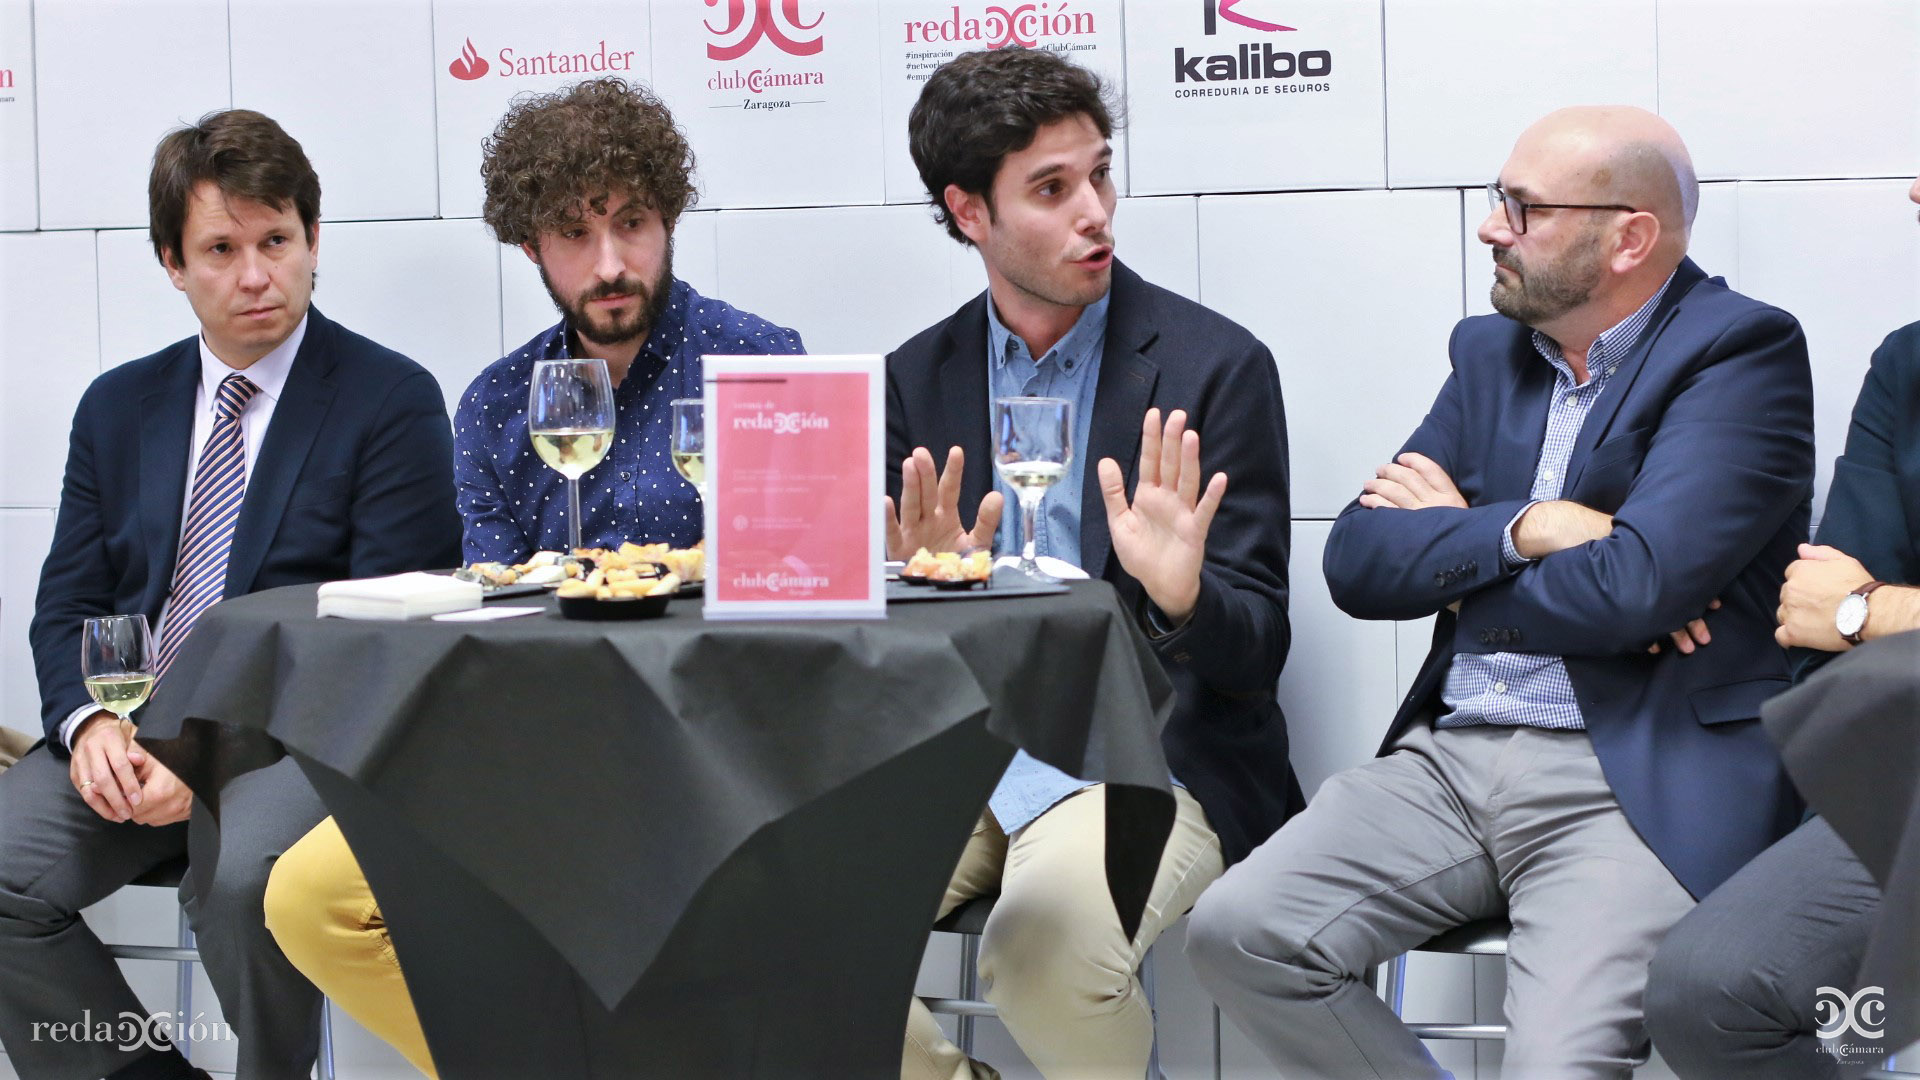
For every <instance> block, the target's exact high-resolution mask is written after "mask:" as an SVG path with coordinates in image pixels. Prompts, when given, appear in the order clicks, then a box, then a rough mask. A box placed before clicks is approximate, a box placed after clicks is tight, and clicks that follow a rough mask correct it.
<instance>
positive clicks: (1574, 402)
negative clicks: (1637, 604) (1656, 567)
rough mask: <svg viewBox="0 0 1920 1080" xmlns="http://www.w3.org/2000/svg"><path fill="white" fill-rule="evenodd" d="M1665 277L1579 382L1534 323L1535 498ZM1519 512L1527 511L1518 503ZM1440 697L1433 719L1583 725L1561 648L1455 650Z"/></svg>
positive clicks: (1596, 352) (1555, 486) (1550, 486)
mask: <svg viewBox="0 0 1920 1080" xmlns="http://www.w3.org/2000/svg"><path fill="white" fill-rule="evenodd" d="M1672 282H1673V276H1672V275H1671V274H1669V275H1668V276H1667V281H1666V283H1665V284H1662V285H1661V286H1660V289H1659V291H1657V292H1655V293H1654V294H1653V298H1652V299H1650V300H1648V301H1647V302H1646V303H1645V304H1642V305H1641V306H1640V310H1638V311H1636V312H1634V313H1633V314H1632V315H1629V316H1627V317H1626V319H1625V320H1623V321H1621V322H1619V323H1617V324H1615V325H1614V326H1613V327H1612V328H1611V329H1609V330H1608V331H1606V332H1605V333H1603V334H1601V335H1600V337H1599V339H1598V340H1596V341H1595V342H1594V343H1593V347H1592V348H1591V349H1588V350H1587V381H1586V382H1585V383H1581V384H1576V383H1575V382H1574V378H1573V367H1572V366H1571V365H1569V364H1568V363H1567V360H1566V357H1565V356H1564V355H1563V354H1562V353H1561V351H1560V346H1559V344H1558V343H1556V342H1555V341H1554V340H1553V339H1552V338H1549V337H1548V336H1547V335H1545V334H1542V333H1540V332H1539V331H1537V330H1536V331H1534V334H1533V347H1534V348H1535V349H1536V350H1538V351H1539V353H1540V355H1541V356H1542V357H1544V358H1545V359H1546V361H1547V363H1549V364H1552V365H1553V369H1554V371H1555V372H1557V374H1556V375H1555V377H1554V382H1553V398H1552V401H1551V403H1550V404H1549V405H1548V406H1547V434H1546V441H1545V442H1544V443H1543V444H1542V445H1541V447H1540V462H1539V464H1538V465H1536V466H1534V470H1533V491H1532V492H1531V494H1530V495H1529V496H1528V497H1529V498H1530V499H1532V500H1533V502H1529V503H1528V504H1527V505H1528V506H1532V505H1533V503H1534V502H1548V501H1551V500H1553V499H1558V498H1559V497H1560V489H1561V485H1563V484H1564V483H1565V482H1566V477H1567V459H1568V458H1570V457H1572V456H1573V444H1574V442H1575V441H1576V440H1578V439H1579V438H1580V427H1581V425H1583V424H1585V423H1586V420H1587V414H1588V413H1589V412H1592V411H1593V403H1594V402H1596V401H1598V400H1600V395H1601V394H1602V393H1604V392H1605V391H1606V386H1607V381H1608V380H1609V379H1611V378H1612V377H1613V373H1614V372H1615V371H1616V370H1618V369H1619V367H1620V361H1621V360H1624V359H1625V358H1626V356H1627V354H1628V353H1629V352H1632V351H1633V347H1634V346H1635V345H1636V344H1638V343H1639V341H1640V336H1641V335H1642V334H1644V333H1645V332H1646V329H1647V323H1648V321H1649V320H1651V319H1652V318H1653V309H1654V308H1655V307H1657V306H1658V305H1659V303H1660V298H1661V297H1662V296H1665V295H1666V293H1667V286H1668V285H1670V284H1672ZM1520 513H1521V514H1524V513H1526V510H1524V509H1522V510H1521V511H1520ZM1519 520H1520V515H1519V514H1516V515H1514V519H1513V522H1508V523H1507V534H1506V536H1505V538H1504V539H1502V540H1501V542H1500V552H1501V557H1502V558H1504V559H1505V560H1506V561H1507V565H1509V566H1517V565H1519V564H1521V563H1524V562H1526V561H1528V560H1526V559H1524V558H1522V557H1521V556H1520V553H1519V552H1518V551H1516V550H1515V549H1514V546H1513V523H1514V522H1517V521H1519ZM1441 698H1442V700H1443V701H1444V702H1445V703H1446V706H1447V711H1446V712H1445V713H1443V714H1442V715H1441V716H1440V718H1439V719H1438V720H1436V721H1435V726H1437V727H1467V726H1469V725H1472V724H1505V725H1525V726H1528V727H1540V728H1553V729H1557V730H1562V731H1578V730H1582V729H1584V728H1585V727H1586V726H1587V721H1586V717H1584V716H1582V715H1581V714H1580V701H1579V699H1578V698H1577V697H1575V696H1574V692H1573V682H1572V680H1571V679H1569V678H1568V677H1567V665H1566V662H1565V661H1563V660H1562V659H1561V658H1560V657H1558V656H1547V655H1544V654H1542V653H1520V652H1497V653H1459V654H1457V655H1456V656H1454V658H1453V667H1452V668H1451V669H1449V670H1448V672H1447V685H1446V689H1445V690H1444V691H1443V693H1442V696H1441Z"/></svg>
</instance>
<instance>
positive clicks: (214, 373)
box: [60, 316, 307, 750]
mask: <svg viewBox="0 0 1920 1080" xmlns="http://www.w3.org/2000/svg"><path fill="white" fill-rule="evenodd" d="M306 336H307V320H306V317H305V316H302V317H301V319H300V325H298V326H296V327H294V328H293V333H291V334H288V335H287V340H285V341H283V342H281V343H280V344H279V345H278V346H277V347H276V348H275V349H274V350H273V351H272V352H270V353H268V354H267V355H265V356H263V357H261V358H260V359H258V360H255V361H254V362H253V364H252V365H251V366H249V367H247V368H245V369H244V370H239V369H235V368H231V367H228V366H227V363H226V361H224V360H222V359H220V358H219V357H217V356H215V355H213V350H212V349H210V348H208V347H207V339H206V337H205V336H202V337H201V338H200V385H199V386H198V387H196V388H195V390H194V392H193V442H192V443H191V444H190V445H189V446H188V447H187V482H186V485H185V487H184V490H182V492H181V494H180V529H181V531H182V534H183V535H184V533H185V530H186V527H187V511H188V509H189V508H190V507H191V506H192V504H193V478H194V474H195V473H197V472H198V471H199V469H200V450H201V448H202V447H204V446H206V445H207V436H209V435H211V434H213V406H214V403H215V402H216V401H217V400H218V399H219V398H218V395H219V393H220V383H221V381H222V380H224V379H225V378H226V377H227V376H229V375H234V374H240V375H245V376H246V377H247V379H248V380H249V381H251V382H252V383H253V385H255V386H257V387H259V388H260V392H259V393H257V394H255V395H253V398H252V400H250V401H248V402H247V405H246V408H245V409H243V410H242V411H241V413H240V439H241V442H242V443H243V444H244V446H245V452H246V465H245V470H246V477H247V481H248V482H249V483H251V482H252V480H253V461H254V458H255V457H257V456H258V454H259V449H260V445H261V443H262V442H263V441H264V440H265V439H266V437H267V425H268V424H269V423H271V422H272V421H273V407H274V406H275V405H276V404H278V403H279V401H280V392H281V391H282V390H284V389H285V388H286V385H287V372H288V371H290V370H292V368H293V358H294V357H295V356H297V355H299V353H300V343H301V342H302V341H304V340H306ZM175 559H176V561H178V549H177V547H176V549H175ZM169 593H171V583H169ZM171 606H172V598H171V596H169V598H168V600H167V603H166V605H165V606H163V607H162V608H161V609H160V620H159V622H157V623H156V624H155V625H154V627H153V640H154V641H155V642H156V643H157V642H159V640H160V628H161V627H162V626H164V625H165V624H166V621H167V608H168V607H171ZM99 711H100V706H98V705H91V704H89V705H82V706H80V707H79V708H77V709H75V710H73V712H72V713H70V714H68V716H67V718H66V719H65V720H62V721H61V722H60V742H61V743H62V744H64V745H65V746H66V747H67V749H69V750H71V749H73V733H74V730H75V729H76V728H78V727H79V726H80V722H81V721H83V720H85V719H86V718H87V717H89V716H92V715H93V714H94V713H97V712H99Z"/></svg>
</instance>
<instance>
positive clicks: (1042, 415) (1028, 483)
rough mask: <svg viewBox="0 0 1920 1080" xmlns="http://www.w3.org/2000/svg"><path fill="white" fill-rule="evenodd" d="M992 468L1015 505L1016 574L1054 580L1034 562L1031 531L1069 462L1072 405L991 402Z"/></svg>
mask: <svg viewBox="0 0 1920 1080" xmlns="http://www.w3.org/2000/svg"><path fill="white" fill-rule="evenodd" d="M993 451H994V452H993V462H994V466H995V467H996V468H998V469H999V470H1000V479H1002V480H1005V481H1006V482H1007V486H1008V487H1011V488H1012V489H1013V491H1014V494H1015V495H1017V496H1018V497H1019V499H1020V536H1021V548H1020V569H1021V570H1023V571H1025V572H1026V573H1027V575H1028V576H1030V577H1032V578H1033V579H1035V580H1036V581H1040V582H1044V583H1048V584H1051V583H1053V582H1055V581H1057V580H1058V579H1057V578H1055V577H1053V576H1052V575H1050V574H1048V573H1046V572H1045V571H1043V570H1041V569H1040V564H1039V562H1037V561H1036V560H1035V559H1034V539H1033V534H1034V528H1035V526H1036V525H1037V524H1038V520H1039V516H1040V502H1041V500H1042V499H1045V498H1046V497H1047V489H1049V488H1051V487H1053V485H1055V484H1057V483H1059V482H1060V481H1062V480H1064V479H1066V476H1067V466H1068V465H1069V464H1071V463H1072V461H1073V402H1071V401H1068V400H1066V399H1065V398H1041V397H1004V398H995V399H994V401H993Z"/></svg>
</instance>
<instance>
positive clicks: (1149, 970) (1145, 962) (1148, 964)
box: [1140, 945, 1160, 1080]
mask: <svg viewBox="0 0 1920 1080" xmlns="http://www.w3.org/2000/svg"><path fill="white" fill-rule="evenodd" d="M1140 992H1141V993H1143V994H1145V995H1146V997H1147V1017H1148V1020H1149V1021H1150V1022H1151V1023H1152V1024H1153V1044H1152V1046H1151V1048H1150V1049H1149V1050H1148V1051H1147V1080H1160V1016H1159V1011H1158V1010H1157V1009H1156V1008H1155V1007H1154V1000H1153V946H1152V945H1149V946H1147V953H1146V955H1145V956H1142V957H1141V958H1140Z"/></svg>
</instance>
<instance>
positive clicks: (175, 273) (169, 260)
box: [160, 251, 187, 292]
mask: <svg viewBox="0 0 1920 1080" xmlns="http://www.w3.org/2000/svg"><path fill="white" fill-rule="evenodd" d="M160 265H162V266H164V267H166V268H167V280H169V281H171V282H173V287H174V288H176V289H179V290H180V291H181V292H186V291H187V268H186V266H185V265H183V264H182V261H181V259H180V257H179V256H176V255H175V254H174V253H173V252H171V251H167V252H162V253H161V255H160Z"/></svg>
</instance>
